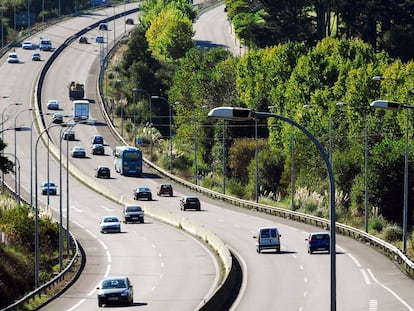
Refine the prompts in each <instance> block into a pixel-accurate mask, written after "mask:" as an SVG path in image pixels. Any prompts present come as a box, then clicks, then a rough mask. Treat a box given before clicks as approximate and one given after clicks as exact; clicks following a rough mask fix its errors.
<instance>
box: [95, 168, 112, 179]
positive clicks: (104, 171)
mask: <svg viewBox="0 0 414 311" xmlns="http://www.w3.org/2000/svg"><path fill="white" fill-rule="evenodd" d="M95 177H96V178H108V179H109V178H111V170H110V169H109V167H107V166H98V168H97V169H96V173H95Z"/></svg>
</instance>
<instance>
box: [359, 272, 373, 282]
mask: <svg viewBox="0 0 414 311" xmlns="http://www.w3.org/2000/svg"><path fill="white" fill-rule="evenodd" d="M359 271H361V273H362V277H363V278H364V281H365V284H367V285H371V280H370V279H369V277H368V274H367V273H366V272H365V270H364V269H359Z"/></svg>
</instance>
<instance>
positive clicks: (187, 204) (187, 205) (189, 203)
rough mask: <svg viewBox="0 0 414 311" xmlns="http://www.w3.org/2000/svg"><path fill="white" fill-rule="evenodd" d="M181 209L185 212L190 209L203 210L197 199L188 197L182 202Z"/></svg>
mask: <svg viewBox="0 0 414 311" xmlns="http://www.w3.org/2000/svg"><path fill="white" fill-rule="evenodd" d="M180 209H181V210H183V211H185V210H188V209H194V210H196V211H199V210H201V204H200V200H199V199H198V198H197V197H188V196H186V197H184V198H182V199H181V200H180Z"/></svg>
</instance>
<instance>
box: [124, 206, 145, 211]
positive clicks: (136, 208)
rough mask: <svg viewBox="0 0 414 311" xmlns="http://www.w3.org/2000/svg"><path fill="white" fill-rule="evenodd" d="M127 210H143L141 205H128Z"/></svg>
mask: <svg viewBox="0 0 414 311" xmlns="http://www.w3.org/2000/svg"><path fill="white" fill-rule="evenodd" d="M126 210H127V212H140V211H142V209H141V207H140V206H128V207H127V209H126Z"/></svg>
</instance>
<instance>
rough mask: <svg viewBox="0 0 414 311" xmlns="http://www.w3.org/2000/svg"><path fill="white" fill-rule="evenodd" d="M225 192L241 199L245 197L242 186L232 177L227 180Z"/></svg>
mask: <svg viewBox="0 0 414 311" xmlns="http://www.w3.org/2000/svg"><path fill="white" fill-rule="evenodd" d="M226 193H227V194H231V195H234V196H235V197H238V198H241V199H244V198H245V197H246V190H245V189H244V186H243V185H242V184H241V183H239V182H237V181H236V180H234V179H230V180H229V181H228V182H227V186H226Z"/></svg>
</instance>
